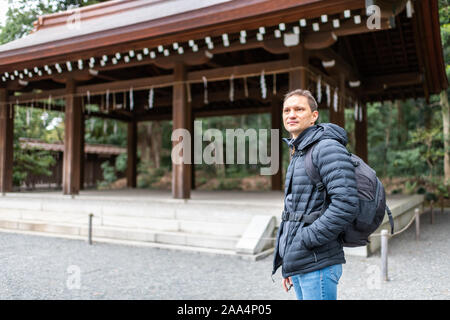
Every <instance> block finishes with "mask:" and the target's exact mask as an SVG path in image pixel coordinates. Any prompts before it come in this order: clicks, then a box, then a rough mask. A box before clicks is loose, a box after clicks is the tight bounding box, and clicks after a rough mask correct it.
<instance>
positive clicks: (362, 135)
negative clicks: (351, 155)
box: [355, 104, 369, 164]
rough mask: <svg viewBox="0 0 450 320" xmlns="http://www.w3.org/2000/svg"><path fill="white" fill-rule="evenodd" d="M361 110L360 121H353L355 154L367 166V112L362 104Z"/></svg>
mask: <svg viewBox="0 0 450 320" xmlns="http://www.w3.org/2000/svg"><path fill="white" fill-rule="evenodd" d="M361 108H362V116H363V117H362V121H359V120H355V139H356V141H355V154H356V155H357V156H358V157H360V158H361V159H362V160H363V161H364V162H365V163H367V164H369V157H368V153H367V110H366V106H365V105H364V104H361ZM358 116H359V113H358Z"/></svg>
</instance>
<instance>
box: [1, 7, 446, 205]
mask: <svg viewBox="0 0 450 320" xmlns="http://www.w3.org/2000/svg"><path fill="white" fill-rule="evenodd" d="M373 5H376V7H373ZM373 8H375V9H377V8H378V9H379V10H378V11H377V10H375V11H371V10H373ZM442 51H443V50H442V45H441V37H440V29H439V17H438V1H437V0H409V1H406V0H326V1H325V0H276V1H275V0H197V1H184V0H166V1H163V0H113V1H108V2H104V3H101V4H96V5H92V6H87V7H83V8H81V9H74V10H69V11H66V12H60V13H55V14H50V15H44V16H41V17H39V19H38V20H37V21H36V22H35V25H34V30H33V31H32V32H31V33H30V34H29V35H27V36H25V37H23V38H21V39H18V40H15V41H12V42H10V43H7V44H4V45H2V46H0V192H2V193H4V192H9V191H11V190H12V166H13V126H14V109H15V107H16V106H17V105H20V106H23V107H28V108H31V107H34V108H49V109H51V110H59V111H61V112H64V114H65V141H64V168H63V193H64V194H77V193H78V192H79V190H80V189H81V188H82V184H81V177H82V173H83V161H82V159H83V152H84V151H83V150H84V147H83V146H84V119H86V118H88V117H100V118H109V119H116V120H120V121H124V122H127V123H128V147H127V152H128V169H127V170H128V171H127V179H128V186H129V187H136V158H137V152H136V143H137V123H138V122H139V121H149V120H162V119H172V120H173V129H177V128H187V129H188V130H191V131H192V130H193V121H194V119H195V118H197V117H207V116H221V115H239V114H251V113H270V114H271V116H272V128H274V129H280V128H281V127H282V118H281V108H282V98H283V95H284V94H285V93H286V92H287V91H288V90H290V89H296V88H307V89H309V90H311V91H312V92H313V94H314V95H315V96H316V97H318V100H319V101H320V108H321V109H323V110H322V112H329V116H330V122H333V123H336V124H338V125H340V126H342V127H344V125H345V117H344V109H345V108H350V109H352V110H354V111H355V130H356V132H355V136H356V139H357V140H356V153H357V154H358V155H359V156H360V157H362V158H363V159H365V160H366V161H367V158H368V157H367V152H368V151H367V115H366V104H367V103H369V102H374V101H382V100H394V99H406V98H417V97H426V98H428V97H429V95H431V94H436V93H439V92H440V91H442V90H443V89H445V88H447V79H446V75H445V67H444V61H443V53H442ZM231 88H233V90H231ZM319 97H320V98H319ZM94 104H95V105H98V106H100V107H99V108H98V109H97V108H96V109H92V108H91V107H90V106H91V105H94ZM176 143H177V142H174V145H175V144H176ZM280 148H281V144H280ZM280 158H281V152H280ZM281 163H282V162H281V161H280V164H281ZM192 170H193V169H192V165H190V164H182V165H177V164H173V170H172V173H173V180H172V181H173V183H172V193H173V197H174V198H189V197H190V190H191V179H192ZM281 186H282V181H281V168H280V170H279V171H278V173H277V174H275V175H273V176H272V189H274V190H281Z"/></svg>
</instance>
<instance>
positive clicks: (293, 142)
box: [283, 125, 317, 150]
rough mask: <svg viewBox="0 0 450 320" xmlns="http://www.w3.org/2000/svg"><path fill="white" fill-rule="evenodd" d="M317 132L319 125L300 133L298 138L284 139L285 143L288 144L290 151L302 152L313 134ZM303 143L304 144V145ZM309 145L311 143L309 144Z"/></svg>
mask: <svg viewBox="0 0 450 320" xmlns="http://www.w3.org/2000/svg"><path fill="white" fill-rule="evenodd" d="M316 130H317V125H313V126H311V127H309V128H306V129H305V130H303V131H302V133H300V134H299V135H298V136H297V138H295V139H293V138H283V141H284V142H286V143H287V144H288V146H289V148H290V149H292V150H302V149H304V147H306V144H305V143H304V142H306V141H307V140H310V139H308V138H309V137H310V136H311V135H312V133H313V132H314V131H316ZM302 142H303V143H302ZM307 144H309V143H307Z"/></svg>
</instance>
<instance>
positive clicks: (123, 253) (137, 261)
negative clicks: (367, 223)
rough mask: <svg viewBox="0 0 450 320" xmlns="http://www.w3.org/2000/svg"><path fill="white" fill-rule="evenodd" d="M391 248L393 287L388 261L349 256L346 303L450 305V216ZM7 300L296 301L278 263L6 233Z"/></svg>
mask: <svg viewBox="0 0 450 320" xmlns="http://www.w3.org/2000/svg"><path fill="white" fill-rule="evenodd" d="M421 222H422V223H421V240H420V241H419V242H416V241H415V229H414V225H412V226H411V227H410V228H409V229H408V230H407V231H405V232H404V233H402V234H400V235H398V236H396V237H395V238H393V239H391V240H390V241H389V277H390V281H388V282H384V281H380V280H379V279H380V278H379V277H378V275H379V272H380V256H379V254H375V255H373V256H371V257H369V258H362V257H354V256H347V257H346V258H347V263H346V264H344V268H343V275H342V278H341V280H340V284H339V287H338V291H339V292H338V298H339V299H358V300H359V299H364V300H366V299H424V300H425V299H444V300H449V299H450V277H449V276H448V270H449V267H450V234H449V232H448V231H449V228H450V212H448V211H447V212H446V213H444V214H441V213H440V211H439V212H437V213H436V214H435V224H433V225H430V222H429V214H428V213H426V214H424V215H422V216H421ZM0 248H1V249H0V270H1V273H0V299H3V300H5V299H66V300H68V299H173V300H178V299H199V300H202V299H225V300H228V299H239V300H247V299H261V300H266V299H267V300H276V299H290V300H293V299H295V294H294V292H293V290H292V291H291V292H289V293H285V292H284V291H283V290H282V288H281V270H278V271H277V273H276V275H275V276H274V279H275V283H273V282H272V279H271V277H270V273H271V269H272V256H269V257H267V258H265V259H263V260H261V261H257V262H251V261H246V260H242V259H239V258H236V257H227V256H218V255H211V254H204V253H192V252H184V251H175V250H165V249H156V248H148V247H137V246H129V245H118V244H106V243H95V244H94V245H92V246H89V245H88V244H87V243H86V242H85V241H80V240H70V239H61V238H52V237H42V236H34V235H24V234H13V233H0Z"/></svg>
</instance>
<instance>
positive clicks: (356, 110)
mask: <svg viewBox="0 0 450 320" xmlns="http://www.w3.org/2000/svg"><path fill="white" fill-rule="evenodd" d="M356 120H359V118H358V103H357V102H355V121H356Z"/></svg>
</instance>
